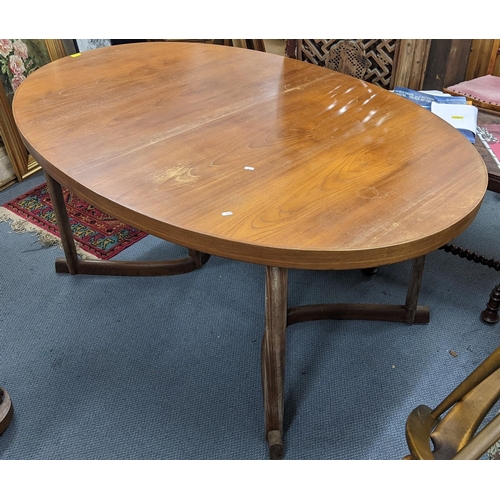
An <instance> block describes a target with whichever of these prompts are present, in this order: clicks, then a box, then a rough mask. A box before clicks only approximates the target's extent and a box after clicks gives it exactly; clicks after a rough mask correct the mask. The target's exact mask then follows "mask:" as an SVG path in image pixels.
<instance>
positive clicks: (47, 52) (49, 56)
mask: <svg viewBox="0 0 500 500" xmlns="http://www.w3.org/2000/svg"><path fill="white" fill-rule="evenodd" d="M64 56H66V51H65V48H64V44H63V42H62V40H53V39H0V79H1V82H0V137H1V138H2V142H3V144H4V146H5V150H6V152H7V156H8V157H9V160H10V163H11V164H12V167H13V169H14V173H15V179H13V180H12V181H11V182H9V185H10V183H12V182H15V181H16V180H17V181H18V182H21V181H22V180H23V179H25V178H26V177H28V176H29V175H31V174H33V173H35V172H37V171H38V170H40V168H41V167H40V166H39V165H38V163H37V162H36V161H35V160H34V159H33V158H32V156H31V155H30V154H29V153H28V151H27V149H26V147H25V146H24V144H23V141H22V139H21V136H20V135H19V131H18V130H17V127H16V124H15V121H14V116H13V114H12V97H13V95H14V92H15V90H16V89H17V87H18V86H19V85H20V84H21V83H22V81H23V80H24V79H25V78H26V77H27V76H28V75H29V74H30V73H32V72H33V71H36V70H37V69H38V68H39V67H40V66H42V65H44V64H48V63H49V62H51V61H55V60H56V59H59V58H61V57H64ZM3 187H6V186H0V188H3Z"/></svg>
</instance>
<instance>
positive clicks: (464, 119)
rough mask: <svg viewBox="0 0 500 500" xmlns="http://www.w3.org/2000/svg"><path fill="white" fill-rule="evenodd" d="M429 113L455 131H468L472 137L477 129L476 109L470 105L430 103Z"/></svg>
mask: <svg viewBox="0 0 500 500" xmlns="http://www.w3.org/2000/svg"><path fill="white" fill-rule="evenodd" d="M431 111H432V112H433V113H434V114H435V115H437V116H439V117H440V118H442V119H443V120H444V121H446V122H448V123H449V124H450V125H453V126H454V127H455V128H456V129H460V130H469V131H470V132H472V133H473V134H474V135H475V134H476V129H477V108H476V107H475V106H471V105H470V104H441V103H437V102H433V103H431Z"/></svg>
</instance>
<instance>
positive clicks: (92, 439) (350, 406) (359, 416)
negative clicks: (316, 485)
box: [0, 174, 500, 460]
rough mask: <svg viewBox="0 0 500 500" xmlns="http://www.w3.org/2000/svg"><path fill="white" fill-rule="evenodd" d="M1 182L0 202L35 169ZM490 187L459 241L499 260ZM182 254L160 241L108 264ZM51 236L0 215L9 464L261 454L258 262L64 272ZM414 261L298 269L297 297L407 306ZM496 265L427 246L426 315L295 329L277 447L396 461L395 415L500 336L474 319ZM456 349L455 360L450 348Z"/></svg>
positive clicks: (497, 201)
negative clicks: (153, 273)
mask: <svg viewBox="0 0 500 500" xmlns="http://www.w3.org/2000/svg"><path fill="white" fill-rule="evenodd" d="M43 180H44V179H43V176H42V175H41V174H36V175H35V176H34V177H32V178H30V179H28V180H27V181H25V182H23V183H21V184H16V185H14V186H12V187H10V188H8V189H6V190H4V191H2V192H0V204H2V203H5V202H6V201H9V200H10V199H12V198H14V197H16V196H17V195H19V194H22V193H23V192H25V191H28V190H29V189H30V188H31V187H34V186H36V185H38V184H40V183H41V182H43ZM499 208H500V197H499V195H496V194H494V193H490V192H488V193H487V195H486V198H485V201H484V203H483V205H482V207H481V210H480V212H479V215H478V217H477V218H476V219H475V220H474V222H473V223H472V225H471V226H470V227H469V228H468V229H467V230H466V231H465V232H464V233H463V234H462V235H461V236H460V237H459V238H458V240H457V243H459V244H462V245H463V246H468V247H472V248H473V249H474V250H476V251H477V252H479V253H483V254H485V255H486V256H487V257H497V258H500V251H499V250H498V245H497V241H498V235H500V216H499V214H500V211H499ZM184 254H185V251H184V249H181V248H179V247H176V246H175V245H172V244H169V243H166V242H164V241H161V240H159V239H157V238H154V237H152V236H148V237H146V238H145V239H144V240H142V241H140V242H139V243H137V244H135V245H133V246H132V247H131V248H129V249H126V250H125V251H123V252H122V253H121V254H120V255H118V256H117V257H116V258H117V259H141V260H145V259H165V258H175V257H178V256H182V255H184ZM62 255H63V254H62V250H61V249H59V248H54V247H51V248H42V247H41V246H40V245H39V244H38V243H37V241H36V237H35V236H34V235H32V234H14V233H13V232H12V230H11V229H10V226H9V225H8V223H1V224H0V385H2V386H4V387H5V388H6V389H7V390H8V391H9V393H10V395H11V397H12V400H13V403H14V407H15V415H14V419H13V422H12V424H11V426H10V427H9V428H8V429H7V431H6V432H5V433H4V435H3V436H2V437H0V458H2V459H26V460H31V459H47V460H50V459H61V460H70V459H84V460H87V459H106V460H107V459H153V460H156V459H178V460H182V459H212V460H219V459H250V460H253V459H266V458H267V446H266V442H265V440H264V428H263V423H264V416H263V406H262V393H261V381H260V342H261V338H262V331H263V327H264V310H263V307H264V269H263V268H262V267H260V266H257V265H252V264H247V263H241V262H234V261H230V260H227V259H223V258H218V257H212V258H211V259H210V260H209V262H208V263H207V264H206V265H205V266H204V267H203V268H202V269H200V270H197V271H195V272H192V273H189V274H186V275H181V276H173V277H158V278H136V277H103V276H98V277H93V276H70V275H64V274H56V273H55V271H54V260H55V259H56V258H57V257H60V256H62ZM409 270H410V265H409V263H408V262H404V263H401V264H396V265H392V266H386V267H383V268H381V269H380V270H379V272H378V274H376V275H375V276H372V277H365V276H363V275H362V274H361V272H359V271H331V272H330V271H328V272H316V271H298V270H294V271H291V273H290V296H289V304H290V306H294V305H299V304H307V303H317V302H339V301H340V302H342V301H343V302H348V301H353V302H387V303H404V300H405V296H406V286H407V283H408V276H409ZM499 281H500V274H498V273H496V271H494V270H492V269H489V268H487V267H485V266H481V265H478V264H474V263H472V262H469V261H466V260H464V259H459V258H458V257H456V256H452V255H450V254H446V253H445V252H443V251H435V252H433V253H431V254H430V255H429V256H428V257H427V261H426V269H425V273H424V281H423V285H422V289H421V293H420V303H421V304H425V305H428V306H429V307H430V309H431V322H430V324H428V325H412V326H408V325H404V324H398V323H384V322H369V321H319V322H313V323H303V324H298V325H294V326H292V327H290V328H289V329H288V332H287V360H286V377H287V378H286V387H285V389H286V402H285V405H286V410H285V431H286V433H285V438H284V445H285V458H286V459H288V460H297V459H319V460H322V459H328V460H342V459H343V460H357V459H377V460H390V459H395V460H398V459H400V458H401V457H403V456H404V455H406V454H407V448H406V443H405V431H404V428H405V420H406V417H407V416H408V414H409V412H410V411H411V410H412V409H413V408H414V407H416V406H417V405H419V404H427V405H429V406H433V405H435V404H437V403H438V402H439V401H440V400H441V399H442V398H443V397H445V396H446V395H447V394H448V393H449V392H450V390H451V389H452V388H454V387H455V386H456V385H457V384H458V383H459V382H460V381H461V380H462V379H463V378H464V377H466V376H467V375H468V374H469V373H470V372H471V371H472V370H473V369H474V368H475V367H476V366H477V365H478V364H479V363H480V362H481V361H482V360H483V359H484V358H485V357H486V356H487V355H488V354H490V353H491V352H492V351H493V350H494V349H495V348H496V347H497V346H498V342H499V338H500V337H499V328H500V325H499V326H496V325H495V326H490V325H485V324H483V323H482V322H481V321H480V319H479V314H480V312H481V310H482V309H484V306H485V304H486V302H487V300H488V297H489V293H490V291H491V289H492V287H493V286H494V285H495V284H496V283H497V282H499ZM450 350H453V351H455V352H456V353H457V354H458V355H457V356H456V357H453V356H452V355H450V353H449V351H450Z"/></svg>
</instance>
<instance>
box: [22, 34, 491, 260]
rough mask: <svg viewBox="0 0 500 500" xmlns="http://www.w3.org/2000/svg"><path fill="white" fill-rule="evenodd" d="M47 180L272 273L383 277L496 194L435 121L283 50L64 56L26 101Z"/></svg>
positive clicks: (159, 48) (455, 138) (139, 49)
mask: <svg viewBox="0 0 500 500" xmlns="http://www.w3.org/2000/svg"><path fill="white" fill-rule="evenodd" d="M13 111H14V118H15V121H16V124H17V126H18V127H19V131H20V133H21V136H22V138H23V141H24V142H25V145H26V147H27V148H28V150H29V151H30V152H31V153H32V155H33V156H34V158H35V159H36V160H37V161H38V162H39V163H40V164H41V165H42V166H43V168H44V169H45V170H46V172H47V173H48V174H49V175H51V176H52V177H54V179H56V180H57V181H58V182H60V183H61V184H63V185H64V186H66V187H68V188H70V189H72V190H73V191H74V192H75V193H76V194H78V195H79V196H81V197H82V198H84V199H86V200H88V201H89V202H91V203H94V204H95V205H96V206H98V207H99V208H101V209H102V210H103V211H105V212H107V213H109V214H110V215H112V216H115V217H116V218H118V219H120V220H122V221H124V222H126V223H129V224H131V225H134V226H136V227H138V228H139V229H141V230H144V231H147V232H149V233H151V234H153V235H155V236H158V237H160V238H164V239H166V240H168V241H171V242H173V243H177V244H179V245H183V246H186V247H188V248H194V249H196V250H200V251H202V252H206V253H210V254H214V255H219V256H222V257H227V258H231V259H237V260H242V261H247V262H253V263H257V264H263V265H267V266H278V267H285V268H303V269H350V268H369V267H377V266H379V265H383V264H389V263H394V262H398V261H402V260H407V259H411V258H414V257H417V256H420V255H423V254H426V253H428V252H430V251H432V250H435V249H437V248H439V247H440V246H441V245H443V244H445V243H448V242H449V241H451V240H452V239H453V238H454V237H456V236H457V235H458V234H460V233H461V232H462V231H463V230H464V229H465V228H466V227H467V226H468V225H469V224H470V223H471V221H472V220H473V219H474V217H475V215H476V213H477V210H478V209H479V206H480V204H481V201H482V199H483V196H484V194H485V191H486V186H487V181H488V179H487V171H486V167H485V165H484V163H483V160H482V159H481V157H480V155H479V153H478V152H477V151H476V149H475V148H474V146H473V145H471V144H470V143H469V142H468V141H467V140H466V139H465V138H464V137H463V136H462V135H461V134H460V133H459V132H457V131H456V130H455V129H454V128H452V127H451V126H450V125H448V124H447V123H445V122H444V121H443V120H441V119H440V118H438V117H436V116H434V115H432V114H431V113H430V112H429V111H427V110H425V109H423V108H420V107H419V106H416V105H414V104H412V103H410V102H408V101H406V100H404V99H403V98H401V97H399V96H396V95H394V94H392V93H390V92H388V91H386V90H383V89H381V88H379V87H376V86H372V85H370V84H368V83H366V82H363V81H360V80H356V79H354V78H351V77H348V76H346V75H342V74H339V73H336V72H333V71H331V70H328V69H325V68H320V67H317V66H315V65H311V64H308V63H306V62H301V61H297V60H293V59H286V58H283V57H281V56H277V55H274V54H266V53H262V52H257V51H252V50H246V49H240V48H234V47H225V46H217V45H207V44H192V43H180V42H179V43H161V42H159V43H136V44H130V45H119V46H112V47H106V48H103V49H97V50H93V51H88V52H84V53H82V54H81V55H79V56H77V57H65V58H63V59H59V60H57V61H54V62H52V63H50V64H48V65H47V66H44V67H42V68H40V69H39V70H37V71H36V72H34V73H33V74H32V75H30V76H29V77H28V78H27V80H26V81H25V82H23V84H22V85H21V86H20V88H19V89H18V91H17V92H16V95H15V97H14V102H13Z"/></svg>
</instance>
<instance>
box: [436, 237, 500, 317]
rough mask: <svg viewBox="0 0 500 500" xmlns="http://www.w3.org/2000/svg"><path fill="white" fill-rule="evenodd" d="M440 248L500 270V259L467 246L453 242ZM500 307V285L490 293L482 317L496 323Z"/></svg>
mask: <svg viewBox="0 0 500 500" xmlns="http://www.w3.org/2000/svg"><path fill="white" fill-rule="evenodd" d="M440 250H444V251H445V252H447V253H451V254H452V255H458V256H459V257H460V258H461V259H467V260H471V261H472V262H474V263H476V264H482V265H483V266H488V267H492V268H493V269H495V271H500V261H499V260H495V259H488V258H486V257H484V255H479V254H478V253H476V252H471V251H470V250H467V249H466V248H462V247H457V246H456V245H453V244H452V243H449V244H448V245H443V246H442V247H441V248H440ZM499 309H500V285H497V286H496V287H495V288H493V290H492V292H491V293H490V300H489V301H488V303H487V304H486V309H484V310H483V311H482V312H481V319H482V320H483V321H484V322H485V323H487V324H489V325H494V324H495V323H498V321H499V320H500V318H499V316H498V310H499Z"/></svg>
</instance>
